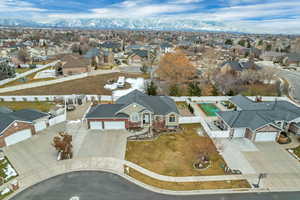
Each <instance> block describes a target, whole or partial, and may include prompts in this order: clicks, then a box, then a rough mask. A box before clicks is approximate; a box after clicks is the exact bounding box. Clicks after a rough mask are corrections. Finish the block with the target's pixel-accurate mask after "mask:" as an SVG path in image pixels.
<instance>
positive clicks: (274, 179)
mask: <svg viewBox="0 0 300 200" xmlns="http://www.w3.org/2000/svg"><path fill="white" fill-rule="evenodd" d="M255 146H256V147H257V148H258V150H259V151H258V152H244V153H243V154H244V156H245V158H246V159H247V160H248V162H249V163H250V164H251V166H252V167H253V168H254V169H255V171H256V172H257V173H267V178H266V179H264V180H263V184H264V187H269V188H282V187H285V188H293V187H295V186H297V185H300V163H299V161H298V160H296V159H295V158H294V157H293V156H292V155H290V154H289V153H288V152H287V151H286V149H285V148H283V147H282V146H281V145H279V144H277V143H274V142H262V143H256V144H255Z"/></svg>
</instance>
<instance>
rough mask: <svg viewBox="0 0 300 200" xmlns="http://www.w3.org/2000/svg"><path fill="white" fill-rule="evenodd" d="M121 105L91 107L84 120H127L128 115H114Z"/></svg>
mask: <svg viewBox="0 0 300 200" xmlns="http://www.w3.org/2000/svg"><path fill="white" fill-rule="evenodd" d="M123 106H124V105H123V104H101V105H97V106H94V107H92V109H91V110H90V111H89V112H88V114H87V115H86V118H90V119H91V118H128V115H126V114H123V113H120V114H116V113H117V112H118V111H119V110H120V109H121V108H123Z"/></svg>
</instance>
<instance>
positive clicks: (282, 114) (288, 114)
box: [217, 95, 300, 142]
mask: <svg viewBox="0 0 300 200" xmlns="http://www.w3.org/2000/svg"><path fill="white" fill-rule="evenodd" d="M230 101H231V102H232V103H233V104H234V105H235V106H236V110H234V111H221V112H217V115H218V117H219V119H220V120H219V123H220V125H221V127H222V129H224V130H228V129H229V130H230V137H231V138H233V137H245V138H248V139H250V140H252V141H256V142H262V141H277V139H278V137H279V135H280V133H281V132H282V131H288V130H290V129H293V130H295V131H294V132H297V131H298V128H297V127H296V125H297V122H299V119H300V108H299V107H297V106H295V105H294V104H292V103H290V102H288V101H269V102H255V101H252V100H251V99H249V98H247V97H244V96H242V95H238V96H234V97H232V98H231V99H230Z"/></svg>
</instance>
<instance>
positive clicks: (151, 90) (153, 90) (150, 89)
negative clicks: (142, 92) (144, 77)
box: [146, 81, 157, 96]
mask: <svg viewBox="0 0 300 200" xmlns="http://www.w3.org/2000/svg"><path fill="white" fill-rule="evenodd" d="M146 92H147V94H148V95H151V96H155V95H157V86H156V85H155V84H154V82H153V81H151V82H150V83H148V84H147V89H146Z"/></svg>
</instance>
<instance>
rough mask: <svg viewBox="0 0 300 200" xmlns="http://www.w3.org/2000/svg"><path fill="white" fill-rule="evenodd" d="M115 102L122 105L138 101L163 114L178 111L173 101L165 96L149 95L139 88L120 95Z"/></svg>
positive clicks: (158, 113) (154, 111) (157, 113)
mask: <svg viewBox="0 0 300 200" xmlns="http://www.w3.org/2000/svg"><path fill="white" fill-rule="evenodd" d="M116 103H117V104H124V107H126V106H128V105H130V104H132V103H138V104H140V105H142V106H144V107H145V108H147V109H148V110H149V111H151V112H153V113H154V114H156V115H165V114H168V113H170V112H175V113H179V112H178V110H177V107H176V104H175V102H174V101H173V100H172V99H171V98H170V97H167V96H149V95H146V94H144V93H142V92H140V91H139V90H134V91H132V92H130V93H129V94H127V95H125V96H123V97H120V98H119V99H118V100H117V102H116Z"/></svg>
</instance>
